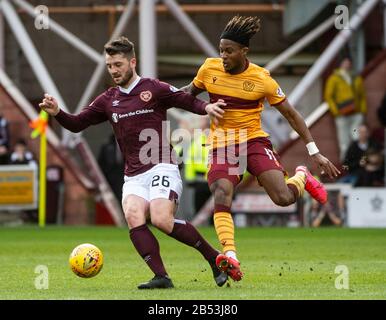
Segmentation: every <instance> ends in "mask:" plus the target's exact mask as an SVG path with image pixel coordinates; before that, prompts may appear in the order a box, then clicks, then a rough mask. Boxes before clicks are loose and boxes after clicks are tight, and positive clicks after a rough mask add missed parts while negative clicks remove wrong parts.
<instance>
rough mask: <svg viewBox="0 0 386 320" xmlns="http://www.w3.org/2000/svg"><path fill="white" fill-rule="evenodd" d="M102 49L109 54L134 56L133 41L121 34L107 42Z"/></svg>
mask: <svg viewBox="0 0 386 320" xmlns="http://www.w3.org/2000/svg"><path fill="white" fill-rule="evenodd" d="M104 49H105V52H106V53H107V54H108V55H110V56H113V55H116V54H119V53H121V54H123V55H125V56H127V57H130V58H131V57H135V50H134V43H132V42H131V41H130V40H129V39H127V38H126V37H123V36H121V37H119V38H117V39H113V40H111V41H109V42H107V43H106V44H105V46H104Z"/></svg>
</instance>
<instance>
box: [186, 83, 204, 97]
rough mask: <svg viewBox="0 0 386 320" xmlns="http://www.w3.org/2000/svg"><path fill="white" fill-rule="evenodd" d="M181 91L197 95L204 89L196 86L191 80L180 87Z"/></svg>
mask: <svg viewBox="0 0 386 320" xmlns="http://www.w3.org/2000/svg"><path fill="white" fill-rule="evenodd" d="M180 90H181V91H184V92H186V93H190V94H191V95H193V96H198V95H199V94H200V93H201V92H204V91H205V90H203V89H200V88H197V87H196V86H195V85H194V84H193V82H191V83H189V84H188V85H186V86H184V87H182V88H181V89H180Z"/></svg>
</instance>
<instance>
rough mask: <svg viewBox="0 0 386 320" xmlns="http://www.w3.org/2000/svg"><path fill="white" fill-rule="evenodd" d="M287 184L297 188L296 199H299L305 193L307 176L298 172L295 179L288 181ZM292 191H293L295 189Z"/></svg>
mask: <svg viewBox="0 0 386 320" xmlns="http://www.w3.org/2000/svg"><path fill="white" fill-rule="evenodd" d="M286 183H287V185H288V186H290V185H291V186H294V187H295V189H296V190H297V195H296V196H297V197H296V198H299V197H301V196H302V195H303V192H304V186H305V185H306V175H305V173H304V172H300V171H299V172H296V174H295V175H294V176H293V177H291V178H289V179H287V181H286ZM291 189H292V190H293V189H294V188H291Z"/></svg>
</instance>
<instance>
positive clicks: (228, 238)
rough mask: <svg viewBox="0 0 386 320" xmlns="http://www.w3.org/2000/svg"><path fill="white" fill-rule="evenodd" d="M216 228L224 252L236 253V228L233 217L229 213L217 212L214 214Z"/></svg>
mask: <svg viewBox="0 0 386 320" xmlns="http://www.w3.org/2000/svg"><path fill="white" fill-rule="evenodd" d="M214 227H215V229H216V233H217V237H218V240H219V241H220V243H221V245H222V247H223V252H224V253H225V252H227V251H234V252H236V247H235V227H234V224H233V219H232V215H231V214H230V213H229V212H216V213H215V214H214Z"/></svg>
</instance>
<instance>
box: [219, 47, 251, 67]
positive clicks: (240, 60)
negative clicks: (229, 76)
mask: <svg viewBox="0 0 386 320" xmlns="http://www.w3.org/2000/svg"><path fill="white" fill-rule="evenodd" d="M247 52H248V48H247V47H242V46H241V45H239V44H238V43H237V42H234V41H232V40H228V39H221V40H220V57H221V59H222V63H223V66H224V70H225V71H226V72H229V73H240V72H243V71H244V67H245V61H246V54H247Z"/></svg>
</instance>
